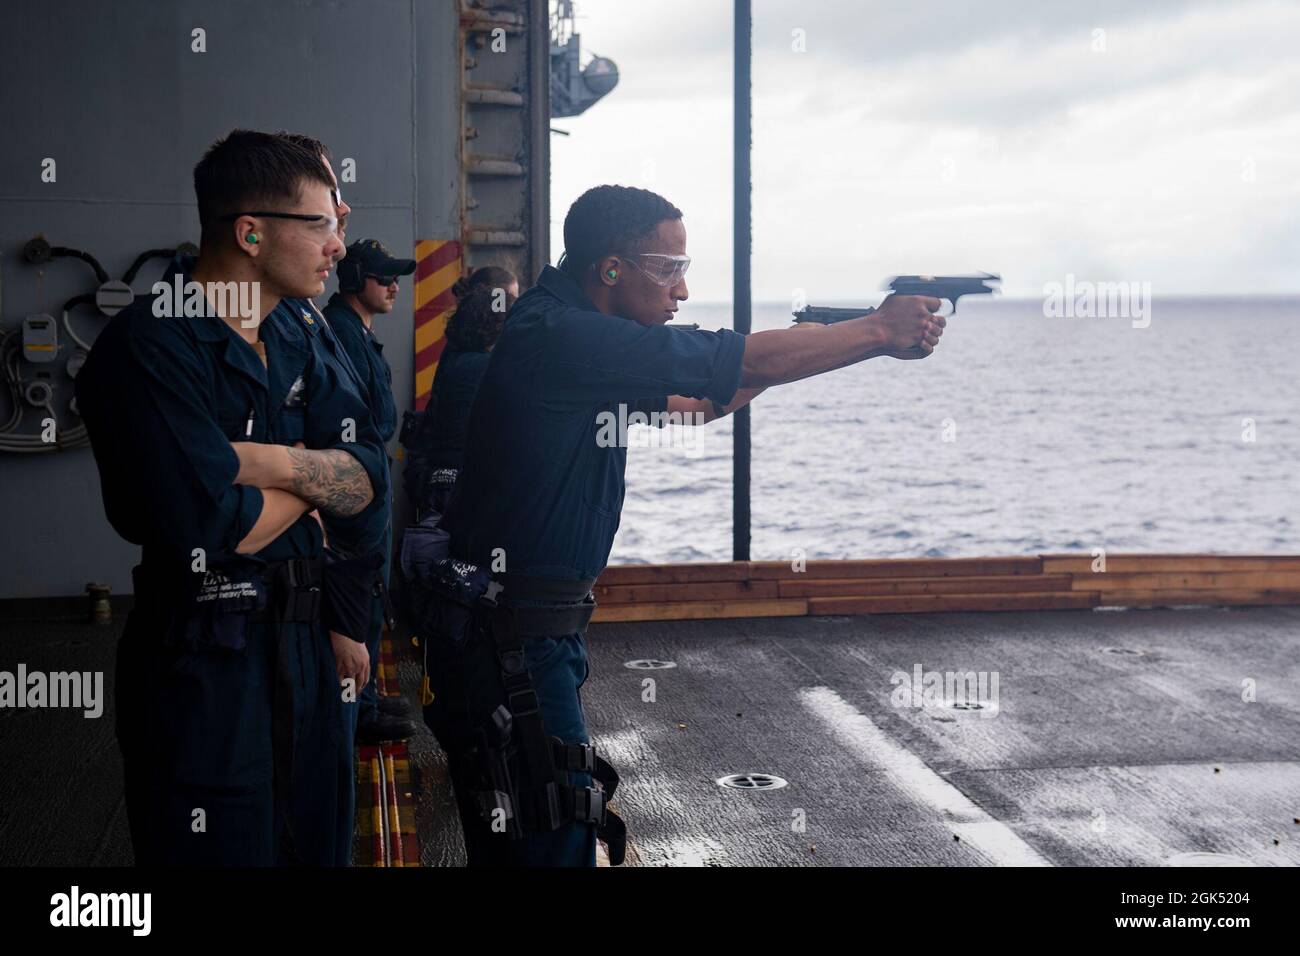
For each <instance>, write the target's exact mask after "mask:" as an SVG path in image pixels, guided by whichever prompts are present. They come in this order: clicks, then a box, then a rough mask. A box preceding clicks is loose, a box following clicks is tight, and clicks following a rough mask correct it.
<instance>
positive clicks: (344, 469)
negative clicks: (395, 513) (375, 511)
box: [285, 448, 375, 518]
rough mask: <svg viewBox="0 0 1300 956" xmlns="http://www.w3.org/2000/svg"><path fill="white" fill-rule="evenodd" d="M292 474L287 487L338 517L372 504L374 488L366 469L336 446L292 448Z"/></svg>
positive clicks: (290, 457)
mask: <svg viewBox="0 0 1300 956" xmlns="http://www.w3.org/2000/svg"><path fill="white" fill-rule="evenodd" d="M288 451H289V460H290V461H291V462H292V464H293V478H292V480H291V481H290V483H289V487H288V488H287V489H285V490H286V491H292V492H293V493H294V494H295V495H297V496H298V497H299V498H302V499H303V500H304V501H308V502H310V503H311V504H313V505H315V506H316V507H317V508H319V509H320V510H321V511H323V512H325V513H326V514H328V515H333V516H334V517H336V518H347V517H349V516H351V515H354V514H356V513H357V512H359V511H361V510H362V509H364V508H365V507H366V505H368V504H370V502H371V500H372V499H373V498H374V496H375V493H374V489H373V488H371V486H370V477H369V476H368V475H367V474H366V470H365V469H364V468H362V467H361V462H359V461H357V460H356V459H355V458H353V457H352V456H351V455H349V454H348V453H347V452H345V451H340V450H339V449H337V448H331V449H326V450H325V451H311V450H308V449H305V448H290V449H289V450H288Z"/></svg>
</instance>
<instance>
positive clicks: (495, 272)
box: [451, 266, 519, 302]
mask: <svg viewBox="0 0 1300 956" xmlns="http://www.w3.org/2000/svg"><path fill="white" fill-rule="evenodd" d="M478 289H504V290H505V294H506V295H508V296H510V298H511V299H517V298H519V280H518V279H517V278H515V274H514V273H513V272H511V271H510V270H509V269H503V268H501V267H500V266H480V267H479V268H477V269H475V270H474V271H473V272H471V273H470V274H469V275H467V276H461V277H460V278H459V279H457V280H456V281H455V283H454V284H453V285H452V287H451V293H452V295H454V296H455V297H456V301H457V302H459V301H460V300H461V299H463V298H465V296H467V295H469V294H470V293H471V292H474V291H476V290H478Z"/></svg>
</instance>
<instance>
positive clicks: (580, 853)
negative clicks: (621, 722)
mask: <svg viewBox="0 0 1300 956" xmlns="http://www.w3.org/2000/svg"><path fill="white" fill-rule="evenodd" d="M744 347H745V339H744V336H742V335H740V334H738V333H736V332H732V331H730V330H723V331H718V332H709V331H690V330H685V329H669V328H664V327H663V326H642V325H640V324H637V323H635V322H632V321H630V320H628V319H624V318H621V317H619V316H613V315H606V314H603V313H601V312H599V311H597V309H596V307H595V305H594V304H592V302H591V301H590V300H589V299H588V298H587V296H586V295H585V294H584V293H583V292H582V290H581V288H580V287H579V286H578V285H577V284H576V283H575V282H574V281H573V280H572V279H571V278H569V277H568V276H567V275H565V274H564V273H562V272H560V271H559V270H557V269H554V268H551V267H549V266H548V267H547V268H546V269H544V270H543V271H542V274H541V276H540V277H539V278H538V281H537V285H536V286H534V287H533V288H531V289H529V290H528V291H527V292H525V293H524V294H523V296H521V297H520V298H519V300H518V301H517V302H516V303H515V305H514V307H513V308H512V309H511V311H510V315H509V318H508V319H507V320H506V324H505V328H504V330H503V332H502V334H501V337H500V339H499V340H498V341H497V344H496V346H495V347H494V348H493V350H492V353H491V358H490V360H489V362H488V365H487V370H486V372H485V373H484V375H483V379H482V382H481V383H480V385H479V389H478V394H477V398H476V399H475V401H474V406H473V410H472V411H471V413H470V421H469V429H468V436H467V443H466V448H465V458H464V463H463V467H462V469H461V472H460V475H459V478H458V480H457V484H456V490H455V493H454V494H453V496H452V500H451V503H450V504H449V506H448V511H447V514H446V516H445V519H444V524H443V526H444V527H445V528H446V530H447V531H448V532H450V535H451V554H452V556H454V557H456V558H459V559H461V560H464V561H468V562H471V563H473V564H475V565H478V566H480V567H492V565H493V557H494V551H495V550H496V549H500V552H499V553H500V554H503V555H504V558H505V562H506V568H505V570H506V572H508V573H509V574H516V575H525V576H529V577H534V578H547V579H554V580H557V581H568V582H582V581H587V580H590V579H594V578H595V577H597V575H599V573H600V572H601V571H602V570H603V569H604V567H605V564H606V562H607V560H608V559H609V552H610V548H611V547H612V545H613V542H614V535H615V532H616V531H617V530H618V524H619V516H620V512H621V510H622V507H623V495H624V487H625V486H624V478H623V475H624V467H625V465H626V462H627V448H626V445H624V444H621V443H610V442H606V441H603V440H600V438H601V434H602V428H605V430H606V432H607V431H608V429H607V427H606V426H607V425H608V423H609V421H610V418H609V416H613V417H614V420H615V421H617V420H618V416H619V415H620V414H622V415H623V416H624V417H625V418H626V416H628V415H630V414H632V413H633V412H637V411H640V412H645V413H653V412H662V411H664V410H666V408H667V403H668V396H670V395H684V396H690V397H697V398H707V399H711V400H713V401H715V402H718V403H721V404H726V403H728V402H730V401H731V400H732V398H733V397H734V395H735V393H736V390H737V388H738V387H739V384H740V375H741V362H742V359H743V356H744ZM620 406H621V407H620ZM447 637H448V636H447V635H444V634H435V635H433V639H434V640H438V641H443V640H446V639H447ZM524 648H525V656H526V660H527V664H528V667H529V670H530V672H531V674H532V679H533V684H534V687H535V689H536V691H537V695H538V699H539V704H540V710H541V713H542V720H543V723H544V725H545V728H546V732H547V733H548V734H551V735H554V736H558V737H560V738H561V740H562V741H564V742H565V743H570V744H572V743H584V744H585V743H589V742H590V741H589V738H588V734H587V728H586V721H585V718H584V716H583V713H582V698H581V695H580V692H579V688H581V686H582V684H583V683H584V681H585V680H586V678H587V673H588V668H587V649H586V643H585V641H584V639H583V635H582V634H581V633H569V634H555V635H550V636H545V637H534V638H527V639H526V640H525V641H524ZM446 651H447V649H446V648H439V647H435V648H434V649H431V650H430V652H429V653H430V655H431V657H432V659H433V660H439V659H443V656H444V654H445V652H446ZM454 679H455V678H453V677H452V676H451V675H450V672H449V673H447V674H435V675H433V679H432V680H431V684H432V685H433V687H434V688H435V693H434V700H433V703H432V704H431V705H429V706H426V707H425V720H426V722H428V723H429V725H430V726H431V727H432V728H433V729H434V732H435V734H438V736H439V740H440V742H443V747H444V750H447V749H448V747H450V748H451V749H450V751H449V753H448V758H449V766H450V768H451V771H452V779H453V786H454V787H455V789H456V792H457V800H458V805H459V807H460V812H461V823H462V826H463V827H464V830H465V843H466V847H467V850H468V852H469V862H470V863H471V864H477V863H493V864H514V865H569V866H594V865H595V843H596V841H595V828H594V826H593V825H591V824H582V823H578V822H576V821H575V822H572V823H568V824H565V825H563V826H561V827H560V828H559V829H557V830H555V831H553V832H549V833H536V834H530V835H528V836H527V837H526V838H524V839H522V840H510V839H508V838H507V837H505V836H502V835H501V834H499V833H494V832H492V830H491V828H490V827H489V825H488V824H487V823H486V822H485V821H484V820H483V819H482V818H481V817H480V816H479V814H478V812H477V809H476V808H475V806H474V805H473V801H472V799H470V796H469V788H468V786H467V784H466V777H465V774H466V773H468V766H469V764H468V760H467V757H466V755H465V754H464V753H462V752H460V751H459V750H458V749H457V747H456V746H455V744H454V741H456V740H462V739H465V735H464V734H463V733H455V732H451V731H453V730H460V731H463V730H464V728H449V727H448V725H447V723H446V721H447V720H448V719H449V716H448V713H447V711H446V710H445V708H444V706H443V704H444V702H445V701H447V700H448V699H453V700H454V699H457V698H459V699H466V698H468V699H470V700H474V699H490V698H491V696H492V685H493V684H494V682H495V681H497V680H498V676H497V674H496V673H495V672H493V671H492V669H491V668H488V669H485V670H482V671H481V672H477V673H476V674H475V676H474V677H473V678H471V679H473V680H475V681H476V682H477V684H476V686H473V687H455V686H449V684H448V681H449V680H454ZM479 685H481V686H479ZM439 691H441V694H439ZM571 779H572V782H573V783H574V785H576V786H590V785H591V780H590V775H589V774H585V773H578V772H574V773H572V776H571Z"/></svg>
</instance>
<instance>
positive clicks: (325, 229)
mask: <svg viewBox="0 0 1300 956" xmlns="http://www.w3.org/2000/svg"><path fill="white" fill-rule="evenodd" d="M240 216H258V217H260V218H264V219H292V220H295V221H297V222H302V223H306V224H307V225H306V226H305V228H306V230H307V232H308V234H309V235H311V237H312V238H313V239H318V240H319V241H320V242H322V243H323V242H327V241H328V240H329V238H330V237H331V236H333V235H335V234H336V233H337V232H338V231H339V220H338V217H337V216H325V215H315V216H312V215H307V214H306V213H301V212H269V211H267V210H264V209H255V210H251V211H249V212H232V213H230V214H228V215H225V216H222V217H221V218H222V219H224V220H225V221H226V222H234V221H235V220H236V219H238V218H239V217H240ZM344 218H345V219H346V218H347V217H344ZM344 225H345V227H346V223H345V224H344Z"/></svg>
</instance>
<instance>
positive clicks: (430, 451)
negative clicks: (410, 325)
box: [403, 270, 515, 521]
mask: <svg viewBox="0 0 1300 956" xmlns="http://www.w3.org/2000/svg"><path fill="white" fill-rule="evenodd" d="M480 271H482V270H480ZM502 271H504V270H502ZM493 281H500V280H493ZM502 288H504V286H495V287H494V286H491V285H487V286H481V287H479V288H477V289H474V290H472V291H470V292H468V293H467V294H466V295H465V297H464V298H462V299H461V300H460V303H459V304H458V305H457V306H456V311H455V313H454V314H453V315H452V317H451V318H450V319H449V320H448V322H447V332H446V336H447V345H446V348H444V349H443V352H442V355H441V356H440V357H439V359H438V369H437V371H436V372H435V373H434V376H433V389H432V393H431V395H430V397H429V406H428V408H427V409H426V410H425V414H424V416H423V417H422V418H421V419H420V427H419V428H418V429H417V431H416V433H415V440H414V441H413V442H412V444H411V449H410V452H411V454H410V456H409V458H408V459H407V464H406V470H405V472H404V473H403V479H404V483H405V485H406V489H407V494H408V496H409V497H410V498H411V501H412V502H413V503H414V505H415V517H416V521H420V520H422V519H423V518H424V517H425V516H426V515H428V514H430V513H441V512H442V511H443V510H444V509H445V508H446V505H447V501H448V499H449V498H450V497H451V490H452V488H453V486H454V485H455V484H456V475H457V474H458V473H459V471H460V464H461V458H462V456H463V455H464V454H465V432H466V429H467V428H468V424H469V413H470V409H471V408H472V407H473V405H474V396H475V395H476V394H477V393H478V386H479V381H480V380H481V379H482V378H483V372H484V371H485V370H486V369H487V365H488V358H489V355H490V353H491V351H492V346H494V345H495V344H496V341H497V337H498V336H500V334H501V329H502V327H503V326H504V325H505V321H506V313H507V311H509V309H510V306H512V305H513V304H514V301H515V300H514V297H513V296H511V295H510V294H509V293H505V295H504V298H503V297H501V296H498V294H497V292H496V291H495V290H496V289H502Z"/></svg>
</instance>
